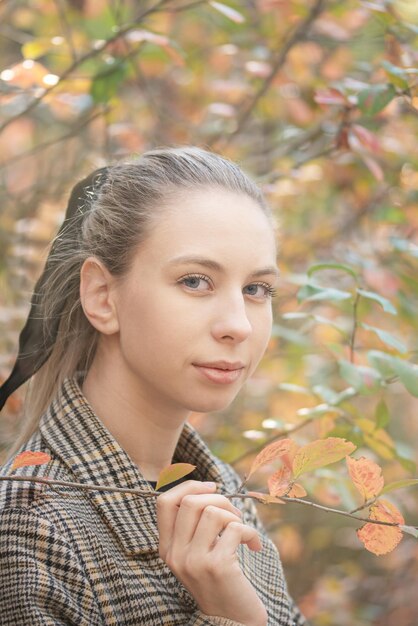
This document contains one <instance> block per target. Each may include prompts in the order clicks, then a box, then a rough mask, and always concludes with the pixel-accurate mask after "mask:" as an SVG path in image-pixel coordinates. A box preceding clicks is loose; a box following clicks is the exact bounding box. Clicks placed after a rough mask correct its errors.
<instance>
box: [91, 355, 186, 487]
mask: <svg viewBox="0 0 418 626" xmlns="http://www.w3.org/2000/svg"><path fill="white" fill-rule="evenodd" d="M99 362H100V359H95V361H94V363H93V364H92V367H91V368H90V370H89V371H88V373H87V376H86V378H85V380H84V382H83V385H82V391H83V394H84V395H85V397H86V399H87V401H88V402H89V404H90V406H91V407H92V409H93V411H94V412H95V413H96V415H97V416H98V417H99V419H100V420H101V421H102V423H103V424H104V425H105V427H106V428H107V429H108V431H109V432H110V433H111V435H112V436H113V437H114V438H115V439H116V441H117V442H118V443H119V444H120V446H121V447H122V448H123V449H124V450H125V452H127V454H128V455H129V456H130V458H131V459H132V461H133V462H134V463H135V464H136V465H137V466H138V467H139V470H140V472H141V474H142V475H143V476H144V478H145V479H146V480H151V481H156V480H157V478H158V475H159V473H160V472H161V470H162V469H163V468H164V467H167V465H170V464H171V463H172V458H173V455H174V452H175V449H176V446H177V442H178V440H179V437H180V434H181V432H182V429H183V426H184V422H185V421H186V419H187V417H188V414H187V413H185V411H184V410H182V411H179V410H178V409H173V407H167V406H165V407H164V406H162V405H161V403H160V404H159V402H158V401H159V400H160V399H158V398H153V397H152V394H150V395H149V396H148V397H147V396H146V395H145V394H144V393H143V392H142V391H141V389H140V388H139V386H138V384H135V382H134V380H132V379H130V378H129V377H127V376H126V371H125V372H123V375H122V374H120V373H118V368H117V367H116V368H115V367H112V370H111V372H110V371H108V370H107V368H106V367H105V366H104V365H103V362H104V363H105V362H106V359H104V360H103V362H102V364H101V365H99V364H98V363H99ZM119 371H122V370H120V369H119ZM160 402H161V400H160Z"/></svg>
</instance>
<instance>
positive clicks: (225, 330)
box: [212, 293, 253, 343]
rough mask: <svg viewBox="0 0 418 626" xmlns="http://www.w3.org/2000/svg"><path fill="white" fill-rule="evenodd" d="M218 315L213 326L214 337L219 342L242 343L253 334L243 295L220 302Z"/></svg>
mask: <svg viewBox="0 0 418 626" xmlns="http://www.w3.org/2000/svg"><path fill="white" fill-rule="evenodd" d="M218 307H219V308H218V310H217V315H216V316H215V320H214V322H213V324H212V335H213V337H214V338H215V339H217V340H218V341H230V342H233V343H240V342H241V341H244V340H245V339H247V337H249V335H250V334H251V333H252V330H253V328H252V325H251V322H250V320H249V318H248V312H247V309H246V303H245V301H244V297H243V295H242V293H240V294H239V295H238V296H237V297H234V298H228V299H225V300H224V301H223V302H222V303H220V302H218Z"/></svg>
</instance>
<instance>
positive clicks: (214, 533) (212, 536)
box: [190, 505, 239, 558]
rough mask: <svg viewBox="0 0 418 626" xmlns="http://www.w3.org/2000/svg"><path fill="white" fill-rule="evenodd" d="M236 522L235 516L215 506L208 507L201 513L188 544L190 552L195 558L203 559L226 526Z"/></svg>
mask: <svg viewBox="0 0 418 626" xmlns="http://www.w3.org/2000/svg"><path fill="white" fill-rule="evenodd" d="M231 522H238V523H239V520H238V518H237V515H236V514H235V513H231V512H230V511H225V510H223V509H220V508H219V507H217V506H212V505H209V506H207V507H206V508H205V509H204V510H203V511H202V514H201V516H200V519H199V523H198V524H197V526H196V530H195V533H194V535H193V538H192V541H191V543H190V550H192V551H193V553H194V554H195V555H196V558H204V557H205V556H206V555H207V553H208V552H209V551H210V550H211V549H212V548H213V547H214V545H215V544H216V542H217V541H218V540H219V534H220V533H222V532H224V531H225V529H226V528H227V526H228V524H230V523H231Z"/></svg>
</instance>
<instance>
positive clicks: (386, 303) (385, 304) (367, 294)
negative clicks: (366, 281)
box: [357, 289, 397, 315]
mask: <svg viewBox="0 0 418 626" xmlns="http://www.w3.org/2000/svg"><path fill="white" fill-rule="evenodd" d="M357 293H358V294H360V295H361V296H363V298H368V299H369V300H374V301H375V302H378V303H379V304H380V305H381V307H382V308H383V310H384V311H386V313H391V314H392V315H397V310H396V309H395V307H394V306H393V304H392V302H390V300H387V299H386V298H384V297H383V296H381V295H380V294H378V293H375V292H374V291H366V290H365V289H357Z"/></svg>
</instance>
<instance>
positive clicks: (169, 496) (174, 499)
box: [157, 480, 216, 556]
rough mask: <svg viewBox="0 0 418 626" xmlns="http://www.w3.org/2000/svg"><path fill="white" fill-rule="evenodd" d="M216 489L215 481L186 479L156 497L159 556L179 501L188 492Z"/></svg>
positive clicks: (165, 548)
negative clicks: (206, 481) (205, 481)
mask: <svg viewBox="0 0 418 626" xmlns="http://www.w3.org/2000/svg"><path fill="white" fill-rule="evenodd" d="M215 489H216V484H215V483H203V482H200V481H198V480H187V481H185V482H184V483H180V485H176V486H175V487H173V488H172V489H169V490H168V491H165V492H164V493H162V494H161V495H159V496H158V498H157V526H158V533H159V536H160V556H163V555H164V554H165V552H166V551H167V547H168V545H169V542H170V540H171V536H172V534H173V531H174V524H175V521H176V517H177V513H178V511H179V507H180V503H181V501H182V500H183V498H184V497H185V496H186V495H188V494H203V493H205V494H210V493H213V492H214V491H215Z"/></svg>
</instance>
